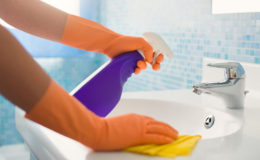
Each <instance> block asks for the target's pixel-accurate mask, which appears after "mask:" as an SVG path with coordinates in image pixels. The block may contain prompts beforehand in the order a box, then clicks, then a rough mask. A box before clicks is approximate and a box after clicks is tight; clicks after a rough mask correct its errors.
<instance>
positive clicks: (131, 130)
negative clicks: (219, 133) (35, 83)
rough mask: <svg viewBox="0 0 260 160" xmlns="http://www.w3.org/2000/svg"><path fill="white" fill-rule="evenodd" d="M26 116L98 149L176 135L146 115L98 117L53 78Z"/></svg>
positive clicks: (168, 140) (159, 140)
mask: <svg viewBox="0 0 260 160" xmlns="http://www.w3.org/2000/svg"><path fill="white" fill-rule="evenodd" d="M26 118H28V119H30V120H33V121H35V122H37V123H39V124H41V125H43V126H45V127H47V128H49V129H52V130H54V131H56V132H58V133H60V134H63V135H65V136H67V137H70V138H72V139H75V140H77V141H79V142H81V143H82V144H84V145H86V146H88V147H90V148H92V149H94V150H99V151H100V150H103V151H104V150H120V149H124V148H126V147H129V146H133V145H140V144H165V143H171V142H172V141H173V140H174V139H176V138H177V136H178V132H177V131H176V130H175V129H173V128H172V127H171V126H169V125H167V124H165V123H163V122H159V121H156V120H154V119H152V118H149V117H146V116H141V115H137V114H126V115H122V116H117V117H111V118H100V117H98V116H96V115H95V114H94V113H92V112H91V111H89V110H88V109H86V108H85V107H84V106H83V105H82V104H81V103H80V102H79V101H78V100H76V99H75V98H74V97H72V96H71V95H69V94H68V93H67V92H66V91H65V90H64V89H63V88H61V87H60V86H59V85H58V84H57V83H56V82H54V81H51V83H50V85H49V87H48V89H47V91H46V92H45V93H44V95H43V97H42V98H41V99H40V100H39V102H37V104H36V105H35V106H34V107H33V108H32V109H31V110H30V111H29V112H28V113H27V114H26Z"/></svg>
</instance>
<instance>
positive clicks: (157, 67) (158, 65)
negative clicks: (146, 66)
mask: <svg viewBox="0 0 260 160" xmlns="http://www.w3.org/2000/svg"><path fill="white" fill-rule="evenodd" d="M152 67H153V70H155V71H158V70H159V69H160V68H161V65H160V63H155V64H153V65H152Z"/></svg>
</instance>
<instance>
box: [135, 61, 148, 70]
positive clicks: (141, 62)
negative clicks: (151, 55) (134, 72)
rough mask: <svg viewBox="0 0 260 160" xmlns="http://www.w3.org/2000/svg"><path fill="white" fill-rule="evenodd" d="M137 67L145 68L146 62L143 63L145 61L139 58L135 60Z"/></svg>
mask: <svg viewBox="0 0 260 160" xmlns="http://www.w3.org/2000/svg"><path fill="white" fill-rule="evenodd" d="M137 67H139V68H140V69H146V68H147V64H146V63H145V61H143V60H139V61H138V62H137Z"/></svg>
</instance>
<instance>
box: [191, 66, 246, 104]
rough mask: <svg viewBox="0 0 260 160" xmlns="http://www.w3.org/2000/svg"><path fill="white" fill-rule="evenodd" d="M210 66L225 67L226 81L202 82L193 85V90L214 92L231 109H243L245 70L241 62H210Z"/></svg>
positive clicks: (195, 91)
mask: <svg viewBox="0 0 260 160" xmlns="http://www.w3.org/2000/svg"><path fill="white" fill-rule="evenodd" d="M208 66H210V67H216V68H225V77H226V79H225V81H224V82H217V83H201V84H198V85H194V86H193V92H194V93H196V94H198V95H200V94H201V93H206V94H212V95H215V96H218V97H220V98H222V99H223V100H224V102H225V104H226V106H227V107H228V108H230V109H241V108H243V107H244V98H245V95H246V93H247V92H248V91H245V78H246V75H245V70H244V68H243V66H242V65H241V64H240V63H236V62H227V63H215V64H211V63H210V64H208Z"/></svg>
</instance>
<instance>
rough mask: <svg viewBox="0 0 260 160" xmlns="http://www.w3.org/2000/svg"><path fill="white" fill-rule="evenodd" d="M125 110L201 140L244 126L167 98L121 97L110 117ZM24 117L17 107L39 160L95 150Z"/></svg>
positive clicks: (81, 156) (229, 116) (20, 125)
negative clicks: (211, 118)
mask: <svg viewBox="0 0 260 160" xmlns="http://www.w3.org/2000/svg"><path fill="white" fill-rule="evenodd" d="M126 113H138V114H142V115H147V116H150V117H153V118H155V119H157V120H160V121H163V122H166V123H168V124H170V125H171V126H173V127H174V128H176V129H177V130H178V131H179V133H180V134H189V135H194V134H199V135H201V136H202V140H203V139H204V140H206V139H214V138H218V137H224V136H227V135H231V134H232V133H235V132H236V131H238V130H239V129H240V128H241V121H240V119H239V118H238V117H236V116H234V115H232V114H229V113H225V112H223V111H218V110H215V109H210V108H205V107H204V108H203V107H199V106H195V105H188V104H185V103H178V102H175V101H165V100H152V99H131V98H130V99H122V100H121V101H120V102H119V104H118V106H117V107H116V108H115V109H114V110H113V111H112V112H111V113H110V114H109V115H108V116H116V115H121V114H126ZM208 115H214V116H215V122H214V125H213V126H212V127H211V128H210V129H206V128H205V127H204V123H205V119H206V117H207V116H208ZM23 116H24V112H23V111H22V110H20V109H19V108H17V109H16V126H17V129H18V131H19V132H20V134H21V135H22V137H23V138H24V140H25V142H26V143H27V144H28V146H29V148H30V149H31V151H32V152H33V153H34V155H35V156H36V157H37V158H38V159H86V157H92V156H93V152H90V149H89V148H87V147H85V146H83V145H82V144H80V143H78V142H76V141H74V140H72V139H70V138H67V137H65V136H63V135H61V134H58V133H56V132H54V131H52V130H50V129H47V128H45V127H43V126H41V125H39V124H37V123H34V122H32V121H30V120H27V119H25V118H24V117H23ZM116 153H118V152H114V153H113V156H118V155H117V154H116ZM118 154H119V153H118ZM120 155H122V153H120ZM123 155H124V156H125V155H129V153H124V154H123ZM94 156H97V155H96V154H94ZM113 156H112V159H113ZM131 156H133V155H131ZM131 156H130V157H131ZM132 158H133V157H132ZM132 158H131V159H132ZM87 159H88V158H87ZM90 159H91V158H90Z"/></svg>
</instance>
